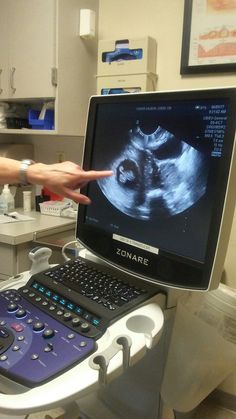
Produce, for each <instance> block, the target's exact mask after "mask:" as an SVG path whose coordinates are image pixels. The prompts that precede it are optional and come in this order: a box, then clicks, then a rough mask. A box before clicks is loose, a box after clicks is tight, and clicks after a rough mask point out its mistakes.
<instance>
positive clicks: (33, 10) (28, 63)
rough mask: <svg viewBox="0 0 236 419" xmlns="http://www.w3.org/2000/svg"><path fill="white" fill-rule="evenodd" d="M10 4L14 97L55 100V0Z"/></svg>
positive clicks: (12, 0)
mask: <svg viewBox="0 0 236 419" xmlns="http://www.w3.org/2000/svg"><path fill="white" fill-rule="evenodd" d="M1 1H2V0H1ZM7 3H8V7H9V11H8V16H9V22H8V39H9V80H10V94H11V97H12V98H16V99H17V98H42V97H45V98H47V97H48V98H50V97H54V96H55V86H53V83H52V69H53V67H55V65H56V0H33V1H32V0H8V1H7Z"/></svg>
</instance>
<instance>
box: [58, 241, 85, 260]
mask: <svg viewBox="0 0 236 419" xmlns="http://www.w3.org/2000/svg"><path fill="white" fill-rule="evenodd" d="M71 244H75V249H73V250H74V253H75V257H77V256H78V249H83V247H82V246H81V245H80V244H79V243H78V241H77V240H72V241H70V242H68V243H66V244H64V246H63V247H62V249H61V253H62V256H63V258H64V259H65V261H68V260H70V259H71V258H70V257H69V256H67V255H66V248H67V247H68V246H70V245H71ZM71 250H72V249H71Z"/></svg>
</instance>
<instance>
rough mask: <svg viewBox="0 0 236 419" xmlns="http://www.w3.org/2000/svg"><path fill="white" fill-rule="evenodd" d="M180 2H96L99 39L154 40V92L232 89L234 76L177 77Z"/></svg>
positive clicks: (152, 0) (113, 0)
mask: <svg viewBox="0 0 236 419" xmlns="http://www.w3.org/2000/svg"><path fill="white" fill-rule="evenodd" d="M183 11H184V0H168V1H167V0H100V10H99V39H125V38H131V37H133V38H140V37H143V36H147V35H150V36H152V37H153V38H155V39H156V41H157V45H158V52H157V73H158V85H157V89H158V90H171V89H190V88H201V87H215V86H235V85H236V73H235V74H220V75H217V74H214V75H204V76H184V77H183V76H181V75H180V72H179V69H180V56H181V44H182V26H183Z"/></svg>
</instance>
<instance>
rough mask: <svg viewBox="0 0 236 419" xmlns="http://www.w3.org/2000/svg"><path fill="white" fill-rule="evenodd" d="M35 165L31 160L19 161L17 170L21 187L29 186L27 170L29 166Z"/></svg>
mask: <svg viewBox="0 0 236 419" xmlns="http://www.w3.org/2000/svg"><path fill="white" fill-rule="evenodd" d="M33 164H35V162H34V161H33V160H30V159H24V160H21V163H20V168H19V183H20V185H22V186H27V185H29V184H30V182H29V180H28V176H27V172H28V169H29V167H30V166H31V165H33Z"/></svg>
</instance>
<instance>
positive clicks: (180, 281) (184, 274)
mask: <svg viewBox="0 0 236 419" xmlns="http://www.w3.org/2000/svg"><path fill="white" fill-rule="evenodd" d="M217 98H221V99H222V98H223V99H224V98H225V99H227V100H228V101H229V115H228V121H227V128H226V135H225V137H226V138H227V139H228V140H227V141H225V143H224V148H223V156H222V157H221V162H220V167H219V172H218V178H217V181H216V189H217V191H218V196H217V200H216V201H217V202H216V205H215V206H214V210H213V215H212V219H211V225H210V230H209V236H210V237H211V240H210V241H208V246H207V251H206V262H205V263H201V262H199V261H195V260H190V259H187V258H184V257H182V256H178V255H174V254H170V253H167V252H164V251H162V250H160V253H159V255H158V263H159V267H160V271H158V270H157V271H155V272H153V269H151V272H150V271H149V270H147V271H144V270H143V269H142V268H143V267H142V266H140V267H139V268H140V270H139V272H137V271H136V270H135V271H134V270H133V269H132V264H131V263H130V261H129V260H128V259H126V260H125V259H124V258H122V264H120V263H119V258H118V257H117V256H116V255H115V253H114V251H115V245H116V244H117V243H115V244H114V240H113V239H112V237H111V236H110V235H109V234H108V235H104V232H103V231H100V230H99V228H95V227H91V226H89V225H86V223H85V216H86V206H84V205H80V206H79V211H78V219H77V228H76V238H77V240H78V241H79V242H81V243H82V244H83V246H85V247H86V248H87V249H88V250H90V251H91V252H92V253H94V254H95V255H97V256H99V257H100V258H101V259H104V260H105V261H106V262H108V263H110V264H112V265H113V266H114V267H116V268H118V269H121V270H124V271H125V272H128V273H130V274H132V275H136V276H138V277H139V278H142V279H143V280H145V281H149V282H152V283H154V284H157V285H164V286H170V287H174V288H184V289H192V290H207V289H208V287H209V281H210V279H211V272H212V266H213V263H214V257H215V253H216V248H217V246H218V240H219V235H220V228H221V221H222V220H221V214H222V213H223V210H224V205H225V198H226V193H227V184H228V179H229V174H230V162H231V160H232V159H231V156H232V153H233V147H234V137H235V117H236V88H219V89H200V90H184V91H167V92H150V93H135V94H121V95H108V96H93V97H92V98H91V99H90V103H89V112H88V120H87V130H86V137H85V147H84V156H83V168H84V169H85V170H90V169H91V168H92V167H91V161H92V155H93V136H94V133H95V130H96V115H97V107H98V106H99V104H103V103H106V104H114V103H132V102H133V103H134V102H136V103H139V102H140V103H141V102H145V101H148V102H152V101H155V100H158V101H161V100H165V101H168V100H170V101H172V100H180V101H182V100H195V99H196V100H198V99H217ZM81 192H82V193H83V194H85V195H89V184H88V185H86V186H85V187H84V188H82V190H81ZM91 205H92V204H91ZM122 249H123V250H124V251H127V252H130V251H131V250H132V248H131V247H130V246H129V245H127V244H124V243H122ZM139 254H140V255H141V257H142V258H144V259H145V258H146V257H149V258H150V254H147V252H145V251H140V252H139ZM153 263H155V262H153ZM151 265H152V263H151ZM145 269H146V267H145ZM155 269H157V268H156V266H155ZM166 276H167V278H168V280H167V278H165V277H166ZM173 278H174V279H173Z"/></svg>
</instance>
